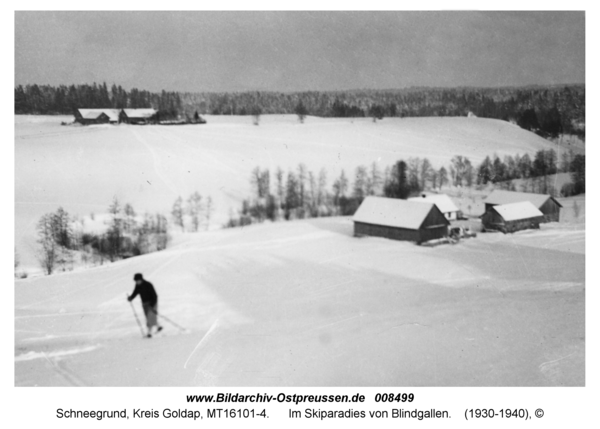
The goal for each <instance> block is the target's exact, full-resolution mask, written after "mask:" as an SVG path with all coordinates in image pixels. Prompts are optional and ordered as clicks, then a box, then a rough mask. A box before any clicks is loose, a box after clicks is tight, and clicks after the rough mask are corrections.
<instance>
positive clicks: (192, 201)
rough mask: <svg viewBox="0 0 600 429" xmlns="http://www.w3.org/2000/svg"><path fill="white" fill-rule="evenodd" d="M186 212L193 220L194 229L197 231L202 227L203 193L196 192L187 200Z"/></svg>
mask: <svg viewBox="0 0 600 429" xmlns="http://www.w3.org/2000/svg"><path fill="white" fill-rule="evenodd" d="M185 211H186V213H187V214H188V216H189V217H190V221H191V222H192V231H194V232H197V231H198V229H199V227H200V214H201V212H202V195H200V194H199V193H198V192H194V193H193V194H192V195H190V196H189V198H188V200H187V206H186V210H185Z"/></svg>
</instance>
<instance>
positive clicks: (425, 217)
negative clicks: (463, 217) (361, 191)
mask: <svg viewBox="0 0 600 429" xmlns="http://www.w3.org/2000/svg"><path fill="white" fill-rule="evenodd" d="M352 220H353V221H354V235H355V236H357V237H360V236H364V235H369V236H375V237H385V238H391V239H393V240H403V241H414V242H416V243H418V244H420V243H423V242H425V241H429V240H434V239H438V238H443V237H446V236H447V235H448V226H449V225H450V222H449V221H448V219H447V218H446V217H445V216H444V214H443V213H442V212H441V211H440V209H438V208H437V206H436V205H435V204H433V203H427V202H415V201H407V200H399V199H395V198H383V197H372V196H369V197H367V198H365V199H364V200H363V202H362V204H361V205H360V207H359V208H358V210H357V211H356V213H355V214H354V217H353V219H352Z"/></svg>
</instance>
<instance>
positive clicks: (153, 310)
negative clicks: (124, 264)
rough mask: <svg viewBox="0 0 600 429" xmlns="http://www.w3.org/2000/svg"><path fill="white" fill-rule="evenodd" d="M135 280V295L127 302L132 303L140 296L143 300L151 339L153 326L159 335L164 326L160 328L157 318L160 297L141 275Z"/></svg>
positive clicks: (138, 274)
mask: <svg viewBox="0 0 600 429" xmlns="http://www.w3.org/2000/svg"><path fill="white" fill-rule="evenodd" d="M133 280H134V281H135V289H133V293H132V294H131V295H130V296H128V297H127V300H128V301H129V302H131V301H132V300H133V299H134V298H135V297H136V296H138V295H139V296H140V298H141V299H142V307H143V309H144V314H145V315H146V326H148V335H147V337H148V338H151V337H152V327H153V326H156V332H157V333H158V332H160V331H162V326H160V325H159V324H158V322H157V320H156V316H157V315H158V295H156V291H155V290H154V286H152V283H150V282H148V281H146V280H144V277H143V276H142V275H141V274H140V273H137V274H136V275H134V276H133Z"/></svg>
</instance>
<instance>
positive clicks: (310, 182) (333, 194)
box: [227, 157, 470, 227]
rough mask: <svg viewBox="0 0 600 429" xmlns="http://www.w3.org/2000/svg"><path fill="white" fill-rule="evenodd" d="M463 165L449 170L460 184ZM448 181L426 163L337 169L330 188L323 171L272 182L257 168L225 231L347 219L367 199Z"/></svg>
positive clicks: (279, 174)
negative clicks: (248, 192) (295, 221)
mask: <svg viewBox="0 0 600 429" xmlns="http://www.w3.org/2000/svg"><path fill="white" fill-rule="evenodd" d="M453 162H454V160H453ZM464 162H466V163H467V164H468V165H470V162H469V161H468V159H467V158H464V157H457V160H456V166H454V164H453V167H451V172H452V174H453V180H454V181H455V183H456V182H460V180H462V174H463V173H462V170H461V166H462V164H461V163H464ZM449 180H450V178H449V174H448V171H447V170H446V168H445V167H441V168H440V169H435V168H434V167H433V166H432V164H431V162H430V161H429V160H428V159H427V158H423V159H421V158H409V159H408V162H405V161H403V160H400V161H398V162H397V163H396V164H394V165H393V166H391V167H387V168H385V169H383V170H382V169H381V167H380V166H379V165H378V164H377V163H376V162H373V163H371V164H370V165H368V166H367V165H359V166H358V167H356V169H355V170H354V174H353V176H350V177H349V176H348V175H346V172H345V171H344V170H341V172H340V174H339V176H337V177H335V178H334V179H333V183H332V184H331V188H329V187H328V178H327V171H326V170H325V169H324V168H322V169H321V170H320V171H319V172H318V173H315V172H313V171H310V170H308V168H307V167H306V165H305V164H303V163H300V164H299V165H298V166H297V167H296V168H295V169H290V170H288V171H287V172H284V171H283V170H282V169H281V168H279V167H278V168H277V169H276V171H275V173H274V174H273V177H272V175H271V172H270V171H269V169H261V168H260V167H255V168H254V169H253V170H252V172H251V175H250V186H251V189H252V196H251V197H250V198H248V199H246V200H244V201H243V202H242V208H241V210H240V212H239V214H238V216H235V215H234V214H233V213H230V219H229V222H228V223H227V226H229V227H234V226H243V225H248V224H250V223H252V222H262V221H264V220H267V219H269V220H272V221H275V220H280V219H285V220H291V219H302V218H309V217H322V216H337V215H341V216H345V215H351V214H353V213H354V212H355V211H356V209H357V208H358V206H359V205H360V203H361V202H362V201H363V199H364V198H365V197H367V196H369V195H385V196H387V197H391V198H408V197H409V196H410V195H415V194H418V193H419V192H421V191H422V190H423V189H426V188H427V189H439V188H442V187H443V186H445V185H448V184H449Z"/></svg>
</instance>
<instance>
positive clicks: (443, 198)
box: [408, 194, 458, 220]
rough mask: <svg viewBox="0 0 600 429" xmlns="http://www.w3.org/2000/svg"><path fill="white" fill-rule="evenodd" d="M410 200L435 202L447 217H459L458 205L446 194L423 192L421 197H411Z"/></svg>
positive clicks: (450, 218) (451, 218) (449, 218)
mask: <svg viewBox="0 0 600 429" xmlns="http://www.w3.org/2000/svg"><path fill="white" fill-rule="evenodd" d="M408 201H416V202H425V203H433V204H435V205H436V206H437V208H438V209H440V211H441V212H442V213H443V214H444V216H446V219H448V220H456V219H458V207H456V204H454V201H452V199H451V198H450V197H449V196H448V195H446V194H421V196H420V197H413V198H409V199H408Z"/></svg>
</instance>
